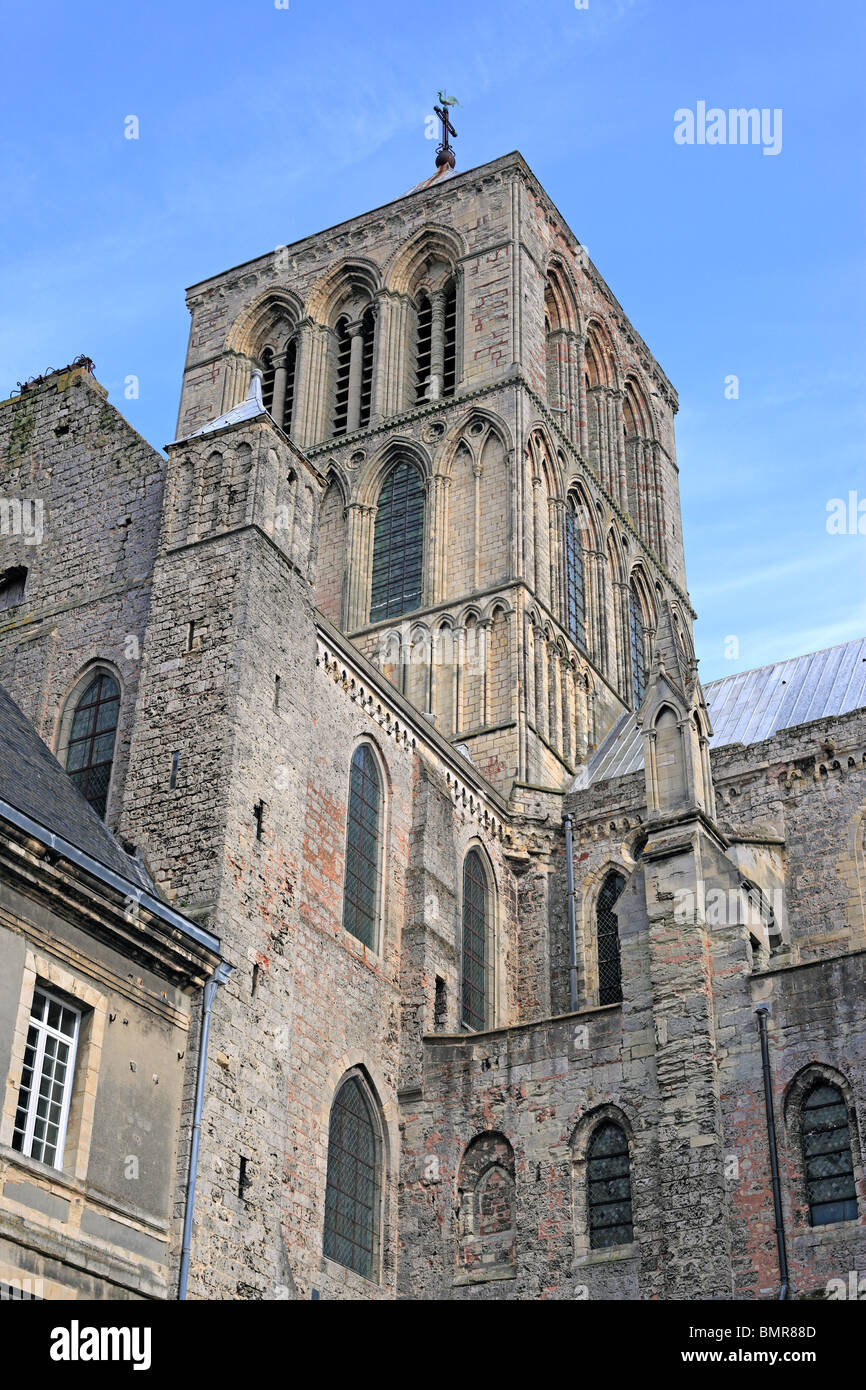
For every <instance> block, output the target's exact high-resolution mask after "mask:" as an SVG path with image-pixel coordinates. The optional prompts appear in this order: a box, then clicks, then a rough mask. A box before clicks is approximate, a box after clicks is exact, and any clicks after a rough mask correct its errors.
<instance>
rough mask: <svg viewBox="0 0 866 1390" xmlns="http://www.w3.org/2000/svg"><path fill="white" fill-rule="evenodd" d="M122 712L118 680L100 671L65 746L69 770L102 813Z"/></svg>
mask: <svg viewBox="0 0 866 1390" xmlns="http://www.w3.org/2000/svg"><path fill="white" fill-rule="evenodd" d="M119 711H120V688H119V686H118V684H117V681H115V680H113V679H112V677H111V676H109V675H107V674H106V673H105V672H104V671H100V672H99V675H97V676H94V678H93V680H92V681H91V682H90V684H89V686H88V687H87V689H86V690H85V692H84V694H83V695H82V697H81V699H80V700H79V701H78V704H77V705H76V706H75V713H74V715H73V716H72V727H71V729H70V733H69V744H68V747H67V749H66V771H67V772H68V773H69V776H70V778H71V779H72V781H73V782H74V783H75V785H76V787H77V788H78V790H79V791H80V792H81V794H82V796H83V797H84V798H85V800H86V801H89V802H90V804H91V806H92V807H93V809H94V811H96V813H97V814H98V815H100V816H104V815H105V806H106V802H107V800H108V784H109V782H110V780H111V764H112V761H113V758H114V740H115V737H116V734H117V719H118V714H119Z"/></svg>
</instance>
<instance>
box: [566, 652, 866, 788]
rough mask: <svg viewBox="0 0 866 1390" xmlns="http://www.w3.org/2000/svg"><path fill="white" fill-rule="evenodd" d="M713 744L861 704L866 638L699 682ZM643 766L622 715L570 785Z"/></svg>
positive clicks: (865, 700) (758, 736) (754, 737)
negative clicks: (711, 727)
mask: <svg viewBox="0 0 866 1390" xmlns="http://www.w3.org/2000/svg"><path fill="white" fill-rule="evenodd" d="M704 694H705V695H706V698H707V708H708V710H709V713H710V723H711V724H712V726H713V737H712V738H711V739H710V745H711V747H713V748H723V747H724V746H725V745H726V744H729V743H744V744H748V743H760V742H761V740H762V739H765V738H769V737H770V736H771V735H772V734H775V733H777V732H778V731H779V730H780V729H790V728H793V727H794V726H795V725H797V724H810V723H812V722H813V720H816V719H825V718H827V717H829V716H831V715H838V714H850V713H851V711H852V710H855V709H862V708H863V707H864V706H866V637H858V638H856V639H855V640H854V641H853V642H844V643H842V645H840V646H838V647H825V649H824V650H823V651H820V652H810V654H809V655H808V656H794V657H791V658H790V659H789V660H788V661H777V662H775V663H774V664H773V665H772V666H759V667H757V669H756V670H754V671H739V672H737V674H736V675H733V676H724V677H722V679H721V680H717V681H710V683H709V684H708V685H705V686H704ZM642 767H643V740H642V738H641V735H640V733H639V732H638V729H637V726H636V723H635V717H634V714H633V713H628V714H623V715H622V716H621V717H620V719H619V720H618V721H617V723H616V724H614V726H613V728H612V729H611V731H610V733H609V734H608V735H607V738H606V739H605V740H604V742H603V743H602V745H601V747H600V748H599V749H598V750H597V752H596V753H595V754H594V755H593V757H592V758H591V759H590V761H589V763H588V764H587V766H586V767H585V768H582V769H581V771H580V772H579V773H578V776H577V778H576V779H575V782H574V790H575V791H577V790H578V789H579V788H581V787H587V786H590V785H592V783H594V782H601V781H604V780H606V779H607V778H610V777H625V776H627V775H628V774H629V773H630V772H638V771H639V770H640V769H641V768H642Z"/></svg>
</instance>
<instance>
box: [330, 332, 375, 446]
mask: <svg viewBox="0 0 866 1390" xmlns="http://www.w3.org/2000/svg"><path fill="white" fill-rule="evenodd" d="M374 325H375V320H374V317H373V310H372V308H368V309H366V310H365V312H364V313H363V314H362V316H361V318H360V319H359V320H357V321H356V322H354V323H350V322H349V320H348V318H346V317H345V316H344V317H342V318H341V319H339V320H338V322H337V326H336V329H335V332H336V336H337V372H336V381H335V391H334V434H352V433H353V432H354V431H355V430H358V429H363V428H364V426H365V425H368V424H369V423H370V405H371V401H372V393H373V332H374ZM356 338H357V339H359V346H358V347H356V348H354V349H353V347H352V343H353V341H354V340H355V339H356ZM353 364H354V365H353Z"/></svg>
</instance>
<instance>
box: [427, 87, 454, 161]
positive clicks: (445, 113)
mask: <svg viewBox="0 0 866 1390" xmlns="http://www.w3.org/2000/svg"><path fill="white" fill-rule="evenodd" d="M459 105H460V102H459V101H458V100H457V98H456V97H447V96H446V95H445V93H444V92H440V93H439V105H438V106H434V107H433V110H434V111H435V112H436V115H437V116H438V117H439V120H440V121H441V123H442V140H441V141H440V143H439V144H438V145H437V146H436V168H437V169H442V168H444V167H445V166H446V165H447V167H448V168H449V169H453V168H454V165H455V164H456V163H457V160H456V158H455V156H454V151H453V149H452V148H451V142H450V140H449V138H448V137H449V135H453V136H454V138H455V140H456V138H457V131H456V130H455V129H454V127H453V125H452V124H451V116H450V112H449V109H448V108H449V107H451V106H459Z"/></svg>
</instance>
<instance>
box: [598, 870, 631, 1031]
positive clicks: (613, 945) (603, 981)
mask: <svg viewBox="0 0 866 1390" xmlns="http://www.w3.org/2000/svg"><path fill="white" fill-rule="evenodd" d="M624 887H625V879H624V878H623V876H622V874H620V873H617V871H616V870H615V869H612V870H611V872H610V873H609V874H608V876H607V878H606V879H605V880H604V883H603V884H602V885H601V892H600V893H599V895H598V902H597V903H596V905H595V924H596V941H597V944H598V1002H599V1004H619V1003H620V1002H621V1000H622V963H621V960H620V950H619V921H618V919H617V915H616V913H615V912H614V910H613V909H614V904H615V903H616V900H617V898H618V897H619V895H620V893H621V892H622V890H623V888H624Z"/></svg>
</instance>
